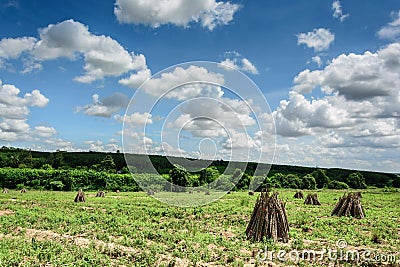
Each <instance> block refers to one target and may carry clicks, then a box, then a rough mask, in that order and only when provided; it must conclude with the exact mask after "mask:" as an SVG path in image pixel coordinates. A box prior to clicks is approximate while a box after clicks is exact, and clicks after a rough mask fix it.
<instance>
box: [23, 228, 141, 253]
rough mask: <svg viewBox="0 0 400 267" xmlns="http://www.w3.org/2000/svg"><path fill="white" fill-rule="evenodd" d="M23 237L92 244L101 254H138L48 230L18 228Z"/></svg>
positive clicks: (108, 243)
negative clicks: (23, 233) (23, 234)
mask: <svg viewBox="0 0 400 267" xmlns="http://www.w3.org/2000/svg"><path fill="white" fill-rule="evenodd" d="M24 231H25V237H27V238H29V239H31V238H36V239H37V240H56V241H67V242H69V243H72V244H74V245H76V246H78V247H85V248H86V247H89V245H91V244H93V245H94V247H95V248H96V249H98V250H100V251H102V252H103V253H113V252H114V251H118V252H122V253H123V254H134V253H138V250H136V249H134V248H132V247H125V246H121V245H118V244H115V243H112V242H104V241H101V240H90V239H88V238H85V237H83V236H85V235H80V236H71V235H67V234H59V233H55V232H53V231H50V230H38V229H23V228H20V227H18V228H17V232H24Z"/></svg>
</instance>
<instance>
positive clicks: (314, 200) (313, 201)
mask: <svg viewBox="0 0 400 267" xmlns="http://www.w3.org/2000/svg"><path fill="white" fill-rule="evenodd" d="M304 204H307V205H321V203H320V202H319V200H318V196H317V194H308V195H307V197H306V200H304Z"/></svg>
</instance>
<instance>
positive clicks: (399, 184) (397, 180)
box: [392, 175, 400, 188]
mask: <svg viewBox="0 0 400 267" xmlns="http://www.w3.org/2000/svg"><path fill="white" fill-rule="evenodd" d="M392 186H393V187H396V188H400V176H399V175H397V176H396V178H395V179H394V180H393V182H392Z"/></svg>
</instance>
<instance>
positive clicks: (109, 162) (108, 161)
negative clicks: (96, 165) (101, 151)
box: [100, 155, 116, 173]
mask: <svg viewBox="0 0 400 267" xmlns="http://www.w3.org/2000/svg"><path fill="white" fill-rule="evenodd" d="M100 169H101V170H102V171H106V172H108V173H115V172H116V170H115V163H114V159H113V158H112V157H111V155H107V156H106V157H105V158H104V159H103V160H102V161H101V163H100Z"/></svg>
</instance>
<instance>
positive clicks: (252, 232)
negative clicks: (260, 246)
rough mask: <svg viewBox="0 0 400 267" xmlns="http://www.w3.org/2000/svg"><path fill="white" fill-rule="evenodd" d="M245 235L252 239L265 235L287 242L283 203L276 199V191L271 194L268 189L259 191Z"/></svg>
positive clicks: (287, 231) (287, 235) (256, 239)
mask: <svg viewBox="0 0 400 267" xmlns="http://www.w3.org/2000/svg"><path fill="white" fill-rule="evenodd" d="M246 235H247V238H248V239H250V240H253V241H261V240H262V239H263V237H266V238H272V239H273V240H274V241H283V242H285V243H286V242H288V240H289V224H288V220H287V215H286V209H285V203H284V202H283V201H282V200H280V199H278V193H277V192H275V193H272V194H271V196H270V195H269V193H268V191H266V192H261V195H260V196H259V197H258V198H257V201H256V204H255V206H254V210H253V214H252V215H251V219H250V222H249V225H248V226H247V229H246Z"/></svg>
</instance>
